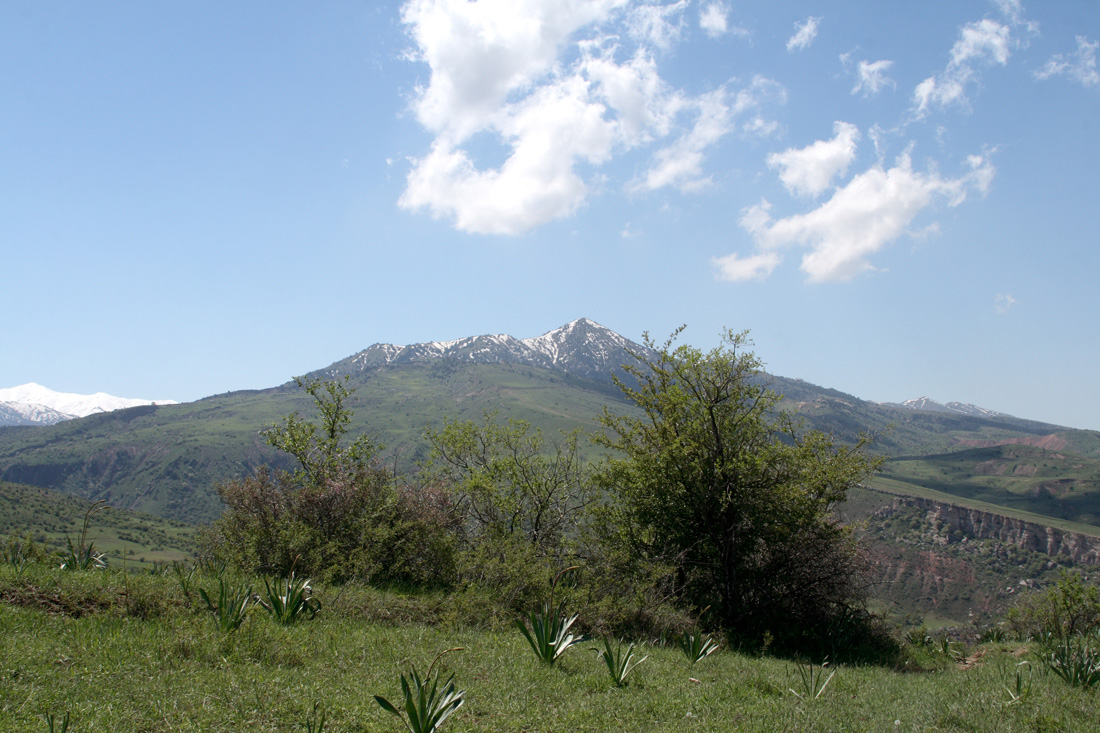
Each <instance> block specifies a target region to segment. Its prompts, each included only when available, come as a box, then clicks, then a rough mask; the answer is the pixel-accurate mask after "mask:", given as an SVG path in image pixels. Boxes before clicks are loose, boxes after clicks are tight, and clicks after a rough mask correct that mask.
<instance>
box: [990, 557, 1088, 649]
mask: <svg viewBox="0 0 1100 733" xmlns="http://www.w3.org/2000/svg"><path fill="white" fill-rule="evenodd" d="M1006 621H1007V623H1008V626H1009V628H1010V629H1012V631H1013V632H1014V633H1015V634H1016V635H1017V636H1018V637H1020V638H1021V639H1027V638H1039V639H1047V638H1054V639H1068V638H1070V637H1072V636H1075V635H1077V634H1087V633H1089V632H1091V631H1093V630H1096V629H1100V588H1097V587H1096V586H1095V585H1091V584H1089V585H1086V584H1085V582H1084V580H1083V579H1082V577H1081V575H1080V574H1078V573H1075V572H1072V571H1068V570H1063V571H1062V572H1061V573H1060V574H1059V576H1058V581H1057V582H1056V583H1055V584H1054V585H1052V586H1050V587H1049V588H1047V589H1045V590H1042V591H1038V592H1036V593H1032V594H1029V595H1027V596H1025V597H1023V598H1021V599H1020V600H1019V602H1017V604H1016V606H1015V607H1014V608H1011V609H1009V612H1008V615H1007V619H1006Z"/></svg>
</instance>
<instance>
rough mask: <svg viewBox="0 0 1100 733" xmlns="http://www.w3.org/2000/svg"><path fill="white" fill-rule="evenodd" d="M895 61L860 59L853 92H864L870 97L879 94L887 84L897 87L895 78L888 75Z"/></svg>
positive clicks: (864, 94)
mask: <svg viewBox="0 0 1100 733" xmlns="http://www.w3.org/2000/svg"><path fill="white" fill-rule="evenodd" d="M893 65H894V62H893V61H889V60H887V59H879V60H878V61H860V62H859V64H857V66H856V85H855V86H854V87H852V94H859V93H861V92H862V93H863V96H865V97H869V96H873V95H875V94H878V93H879V92H880V91H882V90H883V89H885V88H886V87H887V86H891V87H894V88H897V84H896V83H895V82H894V80H893V79H891V78H890V77H888V76H887V75H886V72H887V71H889V70H890V67H892V66H893Z"/></svg>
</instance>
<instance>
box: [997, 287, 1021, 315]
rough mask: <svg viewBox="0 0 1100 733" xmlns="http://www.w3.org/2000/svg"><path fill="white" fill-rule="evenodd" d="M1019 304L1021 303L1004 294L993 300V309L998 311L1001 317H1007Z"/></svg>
mask: <svg viewBox="0 0 1100 733" xmlns="http://www.w3.org/2000/svg"><path fill="white" fill-rule="evenodd" d="M1017 302H1019V301H1017V300H1016V299H1015V298H1013V297H1012V296H1011V295H1008V294H1004V293H1002V294H998V295H997V297H995V298H994V299H993V309H994V310H995V311H997V313H998V314H999V315H1002V316H1003V315H1007V314H1008V311H1009V310H1010V309H1011V308H1012V306H1014V305H1016V303H1017Z"/></svg>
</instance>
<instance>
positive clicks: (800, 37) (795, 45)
mask: <svg viewBox="0 0 1100 733" xmlns="http://www.w3.org/2000/svg"><path fill="white" fill-rule="evenodd" d="M820 22H821V18H815V17H814V16H812V15H811V16H810V17H809V18H806V20H804V21H802V22H801V23H795V25H794V27H795V31H794V35H793V36H791V37H790V38H789V39H787V50H788V51H801V50H802V49H804V48H809V47H810V44H811V43H813V42H814V38H816V37H817V26H818V24H819V23H820Z"/></svg>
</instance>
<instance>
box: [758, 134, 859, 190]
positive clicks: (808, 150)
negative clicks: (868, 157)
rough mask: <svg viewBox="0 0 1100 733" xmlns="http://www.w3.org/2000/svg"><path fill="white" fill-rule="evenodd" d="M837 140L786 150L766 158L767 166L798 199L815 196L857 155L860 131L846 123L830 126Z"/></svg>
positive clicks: (829, 184) (846, 167)
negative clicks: (774, 170) (776, 171)
mask: <svg viewBox="0 0 1100 733" xmlns="http://www.w3.org/2000/svg"><path fill="white" fill-rule="evenodd" d="M833 131H834V132H835V133H836V137H834V138H833V139H832V140H818V141H817V142H815V143H813V144H812V145H809V146H807V147H805V148H799V149H796V148H788V149H787V150H784V151H783V152H782V153H772V154H771V155H769V156H768V167H769V168H775V169H778V170H779V180H780V181H782V182H783V185H784V186H785V187H786V189H787V190H788V191H790V192H791V193H792V194H795V195H797V196H815V197H816V196H818V195H820V194H822V193H824V191H825V190H826V189H827V188H829V186H831V185H832V182H833V178H835V177H836V176H838V175H844V173H846V172H847V171H848V166H849V165H850V164H851V162H852V160H853V159H854V158H855V156H856V143H857V142H858V141H859V130H858V129H857V128H856V126H855V125H852V124H850V123H847V122H836V123H834V125H833Z"/></svg>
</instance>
